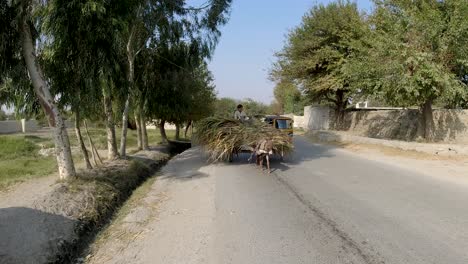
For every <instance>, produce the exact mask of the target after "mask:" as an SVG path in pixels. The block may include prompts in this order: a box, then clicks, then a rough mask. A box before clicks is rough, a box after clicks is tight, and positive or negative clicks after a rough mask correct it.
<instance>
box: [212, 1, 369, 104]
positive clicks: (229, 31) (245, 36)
mask: <svg viewBox="0 0 468 264" xmlns="http://www.w3.org/2000/svg"><path fill="white" fill-rule="evenodd" d="M328 2H331V1H326V0H322V1H311V0H233V6H232V12H231V17H230V20H229V22H228V24H227V25H225V26H224V27H223V28H222V29H221V31H222V36H221V39H220V42H219V44H218V46H217V48H216V51H215V54H214V57H213V59H212V61H211V62H210V70H211V71H212V72H213V75H214V78H215V84H216V89H217V91H218V96H219V97H232V98H236V99H243V98H253V99H255V100H259V101H261V102H264V103H270V102H271V101H272V100H273V87H274V84H273V83H272V82H270V81H269V80H268V70H269V69H270V67H271V64H272V63H273V62H274V56H273V55H274V53H275V51H279V50H280V49H281V48H282V46H283V44H284V41H285V38H286V37H285V36H286V34H287V32H288V31H289V30H290V29H292V28H294V27H295V26H297V25H299V24H300V22H301V18H302V16H303V15H304V14H305V13H306V12H307V10H309V9H310V8H311V7H312V6H313V5H315V4H319V3H323V4H326V3H328ZM356 2H357V3H358V7H359V8H360V9H361V10H367V11H370V9H371V5H372V4H371V1H369V0H365V1H356Z"/></svg>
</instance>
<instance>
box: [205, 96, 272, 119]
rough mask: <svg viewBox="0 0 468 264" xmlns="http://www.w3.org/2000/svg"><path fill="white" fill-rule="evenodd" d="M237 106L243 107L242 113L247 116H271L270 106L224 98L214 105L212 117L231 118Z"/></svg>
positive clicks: (248, 99) (250, 100) (248, 100)
mask: <svg viewBox="0 0 468 264" xmlns="http://www.w3.org/2000/svg"><path fill="white" fill-rule="evenodd" d="M238 104H242V105H243V106H244V111H245V112H246V113H247V115H248V116H256V115H267V114H272V110H271V108H270V106H268V105H266V104H264V103H261V102H257V101H255V100H253V99H250V98H247V99H244V100H236V99H232V98H228V97H224V98H219V99H217V100H216V102H215V104H214V115H215V116H217V117H224V118H232V117H233V116H234V112H235V111H236V109H237V105H238Z"/></svg>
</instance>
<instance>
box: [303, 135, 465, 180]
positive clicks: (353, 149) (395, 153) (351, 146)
mask: <svg viewBox="0 0 468 264" xmlns="http://www.w3.org/2000/svg"><path fill="white" fill-rule="evenodd" d="M305 137H307V139H308V140H309V141H311V142H313V143H317V144H326V145H333V146H335V147H338V148H339V149H340V150H341V151H345V152H347V153H349V154H352V155H356V156H359V157H361V158H365V159H368V160H373V161H377V162H383V163H387V164H391V165H394V166H397V167H400V168H403V169H407V170H412V171H415V172H419V173H423V174H425V175H427V176H430V177H434V178H437V179H440V180H444V181H451V182H454V183H459V184H466V185H468V155H463V154H456V153H445V154H444V155H440V154H435V153H428V152H420V151H415V150H405V149H401V148H398V147H391V146H387V145H381V144H370V143H359V142H353V141H349V140H339V141H338V140H334V141H328V140H321V139H320V138H319V137H317V136H316V135H310V134H307V135H305ZM377 142H378V141H377ZM417 144H421V143H417Z"/></svg>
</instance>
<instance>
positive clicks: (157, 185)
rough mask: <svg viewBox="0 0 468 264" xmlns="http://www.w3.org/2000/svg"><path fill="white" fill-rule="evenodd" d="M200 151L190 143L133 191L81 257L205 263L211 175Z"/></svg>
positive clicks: (100, 260) (105, 260)
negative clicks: (155, 175) (186, 149)
mask: <svg viewBox="0 0 468 264" xmlns="http://www.w3.org/2000/svg"><path fill="white" fill-rule="evenodd" d="M202 156H203V155H201V153H200V151H199V149H197V148H194V149H190V150H188V151H186V152H184V153H182V154H180V155H177V156H175V157H174V158H173V159H171V161H169V163H168V164H167V165H166V166H165V167H164V168H163V170H162V171H161V173H160V175H159V176H158V177H157V178H156V180H152V181H148V182H147V183H145V184H144V185H143V186H142V187H140V188H139V189H138V190H137V191H135V193H134V195H132V197H131V198H130V199H129V200H128V202H127V203H126V204H125V205H124V206H123V207H122V209H121V210H120V211H119V212H118V214H117V215H116V217H115V218H114V219H113V221H112V223H111V224H110V225H109V226H108V227H107V228H106V229H105V230H104V231H102V232H101V233H100V234H99V235H98V237H97V238H96V240H95V241H94V243H93V244H92V245H91V247H90V249H89V252H88V253H87V256H85V257H83V261H84V262H85V263H96V264H98V263H99V264H104V263H207V262H206V259H205V258H206V256H207V254H208V252H207V250H208V246H207V244H208V240H209V237H208V236H209V230H208V229H209V227H210V226H211V222H212V219H213V215H214V212H215V208H214V187H213V185H214V179H213V177H207V176H208V174H209V173H210V172H209V171H206V170H209V169H208V167H205V166H206V165H207V164H206V162H205V160H204V159H203V157H202ZM195 241H196V242H195ZM162 252H164V254H162ZM182 253H183V254H182Z"/></svg>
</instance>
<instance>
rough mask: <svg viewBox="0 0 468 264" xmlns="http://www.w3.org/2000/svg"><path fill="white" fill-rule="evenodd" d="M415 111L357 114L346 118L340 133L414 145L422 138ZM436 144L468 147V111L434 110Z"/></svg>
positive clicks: (370, 111)
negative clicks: (345, 132) (407, 142)
mask: <svg viewBox="0 0 468 264" xmlns="http://www.w3.org/2000/svg"><path fill="white" fill-rule="evenodd" d="M419 117H420V113H419V111H418V110H417V109H405V110H363V109H361V110H356V111H348V112H347V113H346V114H345V118H344V122H343V124H341V125H340V130H343V131H347V132H349V133H350V134H353V135H357V136H365V137H371V138H381V139H397V140H404V141H415V140H417V138H418V136H419V135H421V134H422V131H421V125H420V123H419V120H420V118H419ZM434 125H435V139H436V141H438V142H447V143H463V144H468V110H434Z"/></svg>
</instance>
